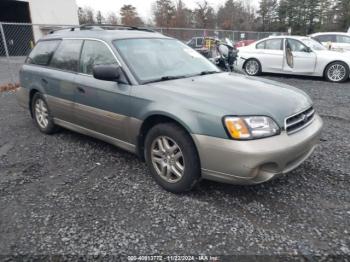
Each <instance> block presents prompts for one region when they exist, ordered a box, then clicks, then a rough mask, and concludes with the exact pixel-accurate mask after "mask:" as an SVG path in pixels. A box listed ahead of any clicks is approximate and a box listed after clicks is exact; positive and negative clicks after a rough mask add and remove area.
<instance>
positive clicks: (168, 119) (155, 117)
mask: <svg viewBox="0 0 350 262" xmlns="http://www.w3.org/2000/svg"><path fill="white" fill-rule="evenodd" d="M161 123H174V124H176V125H177V126H179V127H180V128H182V129H183V130H185V131H186V132H187V133H188V134H189V135H190V136H191V130H190V129H189V127H188V126H187V125H186V124H185V123H184V122H183V121H181V120H180V119H179V118H178V117H175V116H173V115H169V114H167V113H164V112H162V113H160V112H155V113H152V114H149V115H148V116H147V117H146V118H145V119H144V121H143V122H142V124H141V127H140V131H139V134H138V137H137V145H136V153H137V155H138V156H139V158H140V159H142V160H144V145H145V140H146V136H147V134H148V132H149V131H150V130H151V128H152V127H154V126H155V125H158V124H161ZM191 139H192V137H191ZM193 143H194V144H195V142H194V141H193Z"/></svg>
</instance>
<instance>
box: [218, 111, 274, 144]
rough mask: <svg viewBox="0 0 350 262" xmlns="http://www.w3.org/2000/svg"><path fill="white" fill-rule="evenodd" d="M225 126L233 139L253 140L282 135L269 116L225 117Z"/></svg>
mask: <svg viewBox="0 0 350 262" xmlns="http://www.w3.org/2000/svg"><path fill="white" fill-rule="evenodd" d="M224 124H225V127H226V130H227V132H228V134H229V135H230V136H231V138H233V139H237V140H251V139H258V138H263V137H269V136H274V135H277V134H279V133H280V129H279V127H278V125H277V124H276V123H275V121H273V120H272V119H271V118H270V117H267V116H247V117H233V116H229V117H225V118H224Z"/></svg>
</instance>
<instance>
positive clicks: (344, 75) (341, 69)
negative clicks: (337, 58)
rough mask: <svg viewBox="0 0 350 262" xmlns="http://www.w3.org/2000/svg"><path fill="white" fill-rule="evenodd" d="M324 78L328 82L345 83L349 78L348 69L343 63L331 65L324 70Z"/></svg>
mask: <svg viewBox="0 0 350 262" xmlns="http://www.w3.org/2000/svg"><path fill="white" fill-rule="evenodd" d="M325 77H326V79H327V80H328V81H330V82H335V83H341V82H345V81H346V80H347V79H348V78H349V67H348V66H347V65H346V64H345V63H343V62H334V63H331V64H329V65H328V66H327V68H326V71H325Z"/></svg>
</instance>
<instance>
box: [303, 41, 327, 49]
mask: <svg viewBox="0 0 350 262" xmlns="http://www.w3.org/2000/svg"><path fill="white" fill-rule="evenodd" d="M303 43H304V44H305V45H307V46H308V47H310V48H311V49H312V50H316V51H321V50H327V48H325V47H324V46H323V45H322V44H320V43H319V42H317V41H315V40H313V39H311V38H305V39H303Z"/></svg>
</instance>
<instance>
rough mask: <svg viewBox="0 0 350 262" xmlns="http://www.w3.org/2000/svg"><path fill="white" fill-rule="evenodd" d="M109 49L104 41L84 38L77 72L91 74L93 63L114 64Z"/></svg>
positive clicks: (114, 61)
mask: <svg viewBox="0 0 350 262" xmlns="http://www.w3.org/2000/svg"><path fill="white" fill-rule="evenodd" d="M116 63H117V61H116V60H115V58H114V56H113V54H112V53H111V51H110V50H109V49H108V48H107V46H106V45H105V44H104V43H101V42H99V41H93V40H85V42H84V45H83V50H82V52H81V58H80V68H79V72H81V73H84V74H88V75H92V69H93V67H94V65H102V64H104V65H105V64H116Z"/></svg>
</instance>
